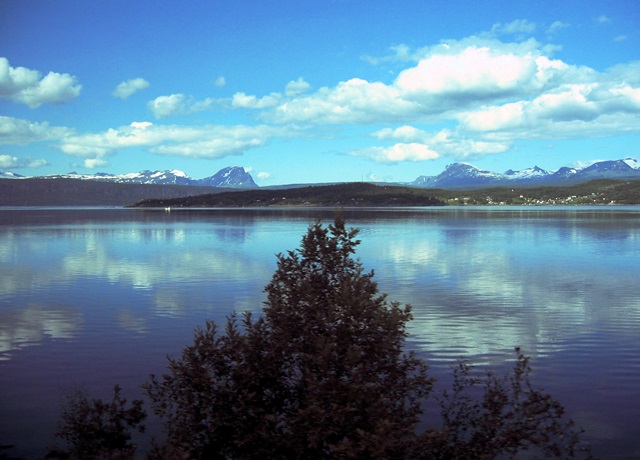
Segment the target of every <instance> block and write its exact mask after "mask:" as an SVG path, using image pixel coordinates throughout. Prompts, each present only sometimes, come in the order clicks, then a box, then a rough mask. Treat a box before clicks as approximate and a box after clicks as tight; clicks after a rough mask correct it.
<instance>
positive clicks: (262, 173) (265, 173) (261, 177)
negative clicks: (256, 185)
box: [256, 171, 272, 181]
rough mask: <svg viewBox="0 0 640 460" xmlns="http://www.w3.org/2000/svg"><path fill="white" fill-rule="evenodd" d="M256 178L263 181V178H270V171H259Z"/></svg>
mask: <svg viewBox="0 0 640 460" xmlns="http://www.w3.org/2000/svg"><path fill="white" fill-rule="evenodd" d="M256 177H257V178H258V180H261V181H264V180H269V179H271V177H272V176H271V173H268V172H265V171H260V172H259V173H258V174H257V176H256Z"/></svg>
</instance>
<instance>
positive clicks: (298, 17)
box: [0, 0, 640, 186]
mask: <svg viewBox="0 0 640 460" xmlns="http://www.w3.org/2000/svg"><path fill="white" fill-rule="evenodd" d="M639 147H640V1H638V0H618V1H611V0H606V1H599V0H597V1H596V0H579V1H575V0H563V1H557V0H552V1H547V0H535V1H533V0H531V1H518V0H508V1H503V0H496V1H483V0H472V1H466V0H462V1H455V0H448V1H446V2H445V1H434V0H419V1H405V0H395V1H387V0H380V1H378V0H368V1H359V0H305V1H302V0H277V1H272V0H262V1H242V0H237V1H231V0H227V1H219V0H206V1H199V0H192V1H185V0H183V1H163V0H158V1H154V2H147V1H135V0H126V1H122V0H109V1H103V0H95V1H91V2H88V1H70V0H57V1H55V2H53V1H35V0H0V171H12V172H14V173H17V174H21V175H25V176H35V175H38V176H39V175H47V174H61V173H68V172H71V171H76V172H78V173H82V174H94V173H97V172H104V173H111V174H124V173H130V172H137V171H142V170H167V169H178V170H181V171H183V172H185V173H186V174H187V175H189V176H190V177H192V178H194V179H200V178H204V177H208V176H212V175H213V174H215V173H216V172H217V171H218V170H220V169H222V168H224V167H227V166H242V167H244V168H245V169H246V170H247V171H249V172H250V173H251V175H252V176H253V178H254V180H255V181H256V182H257V183H258V185H260V186H268V185H278V184H293V183H319V182H320V183H322V182H345V181H386V182H410V181H413V180H415V179H416V178H417V177H418V176H421V175H427V176H430V175H437V174H439V173H440V172H442V171H443V170H444V168H445V167H446V166H447V165H449V164H451V163H455V162H467V163H471V164H473V165H474V166H477V167H479V168H483V169H488V170H491V171H495V172H504V171H506V170H508V169H513V170H522V169H526V168H529V167H533V166H535V165H537V166H539V167H541V168H543V169H547V170H550V171H553V170H556V169H558V168H560V167H562V166H572V167H576V166H577V167H581V166H586V165H588V164H591V163H593V162H595V161H599V160H614V159H623V158H627V157H631V158H640V148H639Z"/></svg>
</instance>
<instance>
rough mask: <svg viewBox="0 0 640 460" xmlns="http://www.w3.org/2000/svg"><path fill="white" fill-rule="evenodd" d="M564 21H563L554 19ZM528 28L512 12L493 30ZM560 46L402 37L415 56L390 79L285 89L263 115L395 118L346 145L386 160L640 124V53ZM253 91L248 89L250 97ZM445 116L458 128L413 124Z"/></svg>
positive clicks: (313, 119)
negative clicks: (582, 53) (611, 63)
mask: <svg viewBox="0 0 640 460" xmlns="http://www.w3.org/2000/svg"><path fill="white" fill-rule="evenodd" d="M564 27H567V25H566V24H564V23H559V22H557V23H554V24H552V26H551V27H550V29H551V30H559V29H561V28H564ZM532 29H533V24H532V23H529V22H527V21H515V22H512V23H508V24H499V25H497V26H496V27H495V28H494V31H496V32H500V33H507V32H509V33H516V32H523V31H527V30H532ZM554 51H555V48H554V47H552V46H548V45H542V44H540V43H539V42H538V41H536V40H535V39H527V40H523V41H515V42H503V41H501V40H498V39H496V38H495V37H493V36H487V35H484V36H476V37H467V38H465V39H462V40H457V41H455V40H452V41H448V42H442V43H440V44H437V45H434V46H431V47H425V48H421V49H418V50H415V51H412V50H411V49H409V48H405V47H401V48H398V55H399V56H401V57H402V59H407V60H409V57H412V58H416V62H415V64H413V65H411V66H408V67H407V68H405V69H404V70H402V71H400V72H399V73H398V75H397V77H396V78H395V80H394V81H392V82H390V83H383V82H375V81H367V80H365V79H362V78H352V79H349V80H346V81H342V82H339V83H338V84H336V85H335V86H333V87H322V88H319V89H318V90H316V91H315V92H313V93H306V94H299V95H297V94H289V95H287V94H286V92H285V95H284V96H283V99H282V101H281V102H280V103H279V104H278V105H277V106H275V107H274V108H268V107H267V108H266V109H265V110H264V112H263V113H262V114H261V116H262V119H263V120H270V121H272V122H275V123H296V124H297V123H302V124H307V125H318V124H336V125H338V124H360V125H366V124H371V125H374V124H378V125H380V124H382V125H387V126H393V125H396V126H393V127H388V128H385V129H382V130H378V131H376V132H375V133H374V137H375V138H377V139H378V140H379V141H380V142H381V143H382V144H385V143H386V142H388V141H393V142H395V143H394V144H393V145H386V146H385V145H382V146H380V145H379V146H375V147H372V148H370V149H362V150H358V151H355V152H348V153H349V154H353V155H359V156H364V157H368V158H371V159H373V160H375V161H385V162H394V161H420V160H421V159H423V160H428V159H432V158H435V157H436V155H440V156H454V157H458V158H460V157H467V156H472V155H486V154H494V153H501V152H505V151H507V150H509V149H510V148H512V146H513V143H514V142H515V141H518V140H526V139H560V138H570V137H585V136H588V137H594V136H599V135H610V134H613V135H615V134H620V133H630V132H635V133H637V132H640V106H639V105H638V94H639V90H640V62H631V63H625V64H620V65H617V66H615V67H612V68H611V69H608V70H606V71H604V72H599V71H596V70H594V69H592V68H589V67H586V66H578V65H572V64H568V63H566V62H564V61H562V60H560V59H556V58H554V57H553V53H554ZM399 59H400V58H399ZM257 101H260V98H258V97H256V96H251V97H248V98H247V99H246V102H245V103H246V105H254V106H257ZM442 122H447V123H449V124H450V125H451V126H452V129H449V130H440V131H432V132H429V131H428V130H427V131H424V130H421V129H418V128H417V127H416V126H418V125H423V126H429V125H430V124H433V123H442ZM416 144H417V145H416Z"/></svg>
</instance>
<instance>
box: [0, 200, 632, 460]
mask: <svg viewBox="0 0 640 460" xmlns="http://www.w3.org/2000/svg"><path fill="white" fill-rule="evenodd" d="M345 215H346V219H347V223H348V225H350V226H354V227H358V228H360V229H361V233H360V239H361V240H362V244H361V245H360V246H359V250H358V253H357V256H358V257H359V258H360V259H361V260H362V262H363V264H364V266H365V267H366V268H367V269H374V270H375V273H376V276H375V279H376V280H377V281H378V283H379V287H380V289H381V291H383V292H387V293H389V296H390V299H391V300H398V301H400V302H403V303H410V304H412V305H413V307H414V316H415V319H414V321H413V322H412V323H411V324H410V333H411V335H410V339H409V345H410V346H411V347H412V348H414V349H416V350H418V351H419V352H420V353H421V354H423V356H425V357H426V358H427V359H428V360H429V362H430V363H431V370H432V373H433V374H434V375H437V376H446V375H447V373H448V371H447V369H448V366H449V365H450V364H452V362H453V361H454V360H455V359H457V358H459V357H461V356H463V357H466V358H468V359H470V360H471V361H472V362H474V363H477V364H479V365H481V366H485V365H486V366H492V367H495V368H498V369H500V368H502V367H503V366H505V363H508V362H509V361H510V360H511V359H512V358H513V347H515V346H521V347H522V349H523V350H524V352H525V353H526V354H528V355H530V356H532V358H533V367H534V376H533V378H534V382H535V383H536V384H537V385H539V386H543V387H544V388H545V389H546V390H548V391H549V392H550V393H551V394H553V395H554V396H556V397H557V398H558V399H560V400H561V402H562V403H563V404H564V405H565V407H566V408H567V410H568V412H569V414H570V415H571V417H572V418H573V419H574V420H575V421H576V422H577V423H578V424H579V425H581V426H582V427H584V428H585V429H586V430H587V432H588V438H589V439H590V440H591V442H592V443H593V444H594V446H595V448H596V453H597V454H599V455H600V456H602V457H603V458H638V457H640V439H638V436H637V430H638V426H640V334H639V331H640V295H639V292H638V289H639V283H638V275H640V208H632V207H629V208H620V207H616V208H613V207H607V208H597V209H595V208H466V209H461V208H421V209H417V208H416V209H385V210H357V211H356V210H354V211H346V213H345ZM332 216H333V211H332V210H310V209H306V210H286V209H281V210H253V211H251V210H181V211H173V212H171V213H165V212H163V211H160V210H140V209H137V210H132V209H74V210H69V209H8V208H4V209H0V445H1V444H15V445H16V449H15V450H14V451H13V453H15V454H21V455H24V456H29V457H34V458H37V457H39V456H40V455H41V454H42V452H44V450H45V449H46V447H47V446H50V445H51V442H52V433H53V431H54V429H55V425H56V420H57V419H58V416H59V411H60V407H61V404H62V398H63V396H64V395H65V394H68V393H69V392H71V391H73V390H75V389H78V388H82V389H85V390H87V391H89V392H90V394H92V395H94V396H96V397H98V396H100V397H108V396H109V394H110V389H111V387H112V386H113V384H114V383H119V384H120V385H121V386H122V387H123V388H124V392H125V395H126V396H127V397H129V398H135V397H140V396H141V395H140V391H139V388H138V386H139V385H140V384H141V383H143V382H145V381H146V379H147V376H148V374H149V373H151V372H156V373H160V372H162V371H163V369H164V368H165V364H166V360H165V356H166V354H172V355H176V354H178V353H179V352H180V349H181V348H182V347H183V346H184V345H186V344H188V343H189V342H190V341H191V338H192V333H193V328H194V327H196V326H198V325H201V324H203V322H204V320H205V318H211V319H215V320H222V319H224V317H225V315H227V314H228V313H230V312H231V311H234V310H236V311H244V310H253V311H259V310H260V308H261V303H262V301H263V300H264V295H263V292H262V289H263V287H264V286H265V284H267V283H268V282H269V280H270V277H271V275H272V274H273V271H274V269H275V266H276V259H275V254H276V253H278V252H284V251H287V250H290V249H295V248H297V247H298V246H299V243H300V239H301V237H302V235H303V234H304V233H305V231H306V229H307V227H308V225H309V224H310V223H312V222H313V221H314V220H315V219H317V218H322V219H323V220H324V221H325V222H327V223H329V222H330V221H331V220H332ZM442 380H446V377H443V378H442ZM151 429H152V430H153V429H154V423H153V422H151Z"/></svg>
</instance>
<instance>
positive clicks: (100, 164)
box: [84, 158, 109, 169]
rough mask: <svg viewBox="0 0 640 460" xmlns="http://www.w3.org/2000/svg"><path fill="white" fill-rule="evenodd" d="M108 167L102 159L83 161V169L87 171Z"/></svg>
mask: <svg viewBox="0 0 640 460" xmlns="http://www.w3.org/2000/svg"><path fill="white" fill-rule="evenodd" d="M105 166H109V162H108V161H106V160H104V159H102V158H87V159H86V160H84V167H85V168H88V169H95V168H104V167H105Z"/></svg>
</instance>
